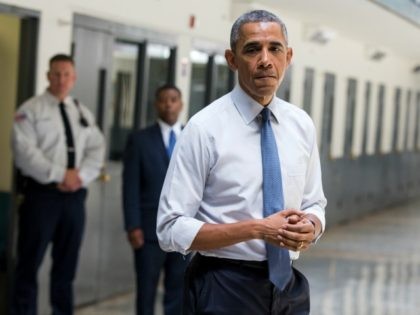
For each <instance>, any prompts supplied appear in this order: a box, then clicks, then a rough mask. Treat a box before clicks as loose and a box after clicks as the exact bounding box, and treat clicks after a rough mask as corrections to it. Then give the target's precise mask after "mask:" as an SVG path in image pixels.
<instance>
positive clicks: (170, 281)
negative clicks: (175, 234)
mask: <svg viewBox="0 0 420 315" xmlns="http://www.w3.org/2000/svg"><path fill="white" fill-rule="evenodd" d="M134 259H135V267H136V276H137V297H136V310H137V315H153V314H154V307H155V298H156V292H157V286H158V281H159V276H160V273H161V271H162V270H163V271H164V281H163V283H164V298H163V308H164V314H165V315H181V312H182V301H183V300H182V299H183V292H184V274H185V269H186V267H187V265H188V262H189V259H188V257H185V256H183V255H181V254H179V253H175V252H172V253H167V252H164V251H163V250H162V249H160V247H159V244H158V243H157V241H147V240H146V242H145V243H144V246H143V247H142V248H141V249H137V250H135V251H134Z"/></svg>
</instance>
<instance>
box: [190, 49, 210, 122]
mask: <svg viewBox="0 0 420 315" xmlns="http://www.w3.org/2000/svg"><path fill="white" fill-rule="evenodd" d="M190 59H191V85H190V102H189V115H190V116H192V115H194V114H195V113H196V112H198V111H199V110H200V109H202V108H203V107H204V106H206V105H207V104H206V75H207V64H208V61H209V55H208V54H206V53H203V52H200V51H197V50H193V51H191V54H190Z"/></svg>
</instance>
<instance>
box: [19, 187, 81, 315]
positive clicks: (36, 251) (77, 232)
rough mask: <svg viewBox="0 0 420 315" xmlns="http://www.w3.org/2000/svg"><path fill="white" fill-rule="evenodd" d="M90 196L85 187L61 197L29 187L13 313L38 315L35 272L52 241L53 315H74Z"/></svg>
mask: <svg viewBox="0 0 420 315" xmlns="http://www.w3.org/2000/svg"><path fill="white" fill-rule="evenodd" d="M86 194H87V191H86V189H80V190H78V191H76V192H73V193H63V192H60V191H59V190H58V189H56V188H53V186H52V185H40V184H36V183H33V182H32V184H30V185H28V187H27V189H26V191H25V199H24V201H23V203H22V206H21V208H20V212H19V236H18V248H17V266H16V273H15V286H14V294H13V300H12V311H11V314H13V315H35V314H37V292H38V283H37V274H38V269H39V267H40V265H41V263H42V260H43V257H44V255H45V252H46V249H47V246H48V244H49V243H52V251H51V258H52V268H51V271H50V287H49V296H50V303H51V307H52V314H53V315H70V314H73V280H74V278H75V274H76V268H77V261H78V256H79V248H80V245H81V241H82V237H83V230H84V225H85V205H84V204H85V199H86Z"/></svg>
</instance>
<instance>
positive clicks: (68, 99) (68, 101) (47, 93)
mask: <svg viewBox="0 0 420 315" xmlns="http://www.w3.org/2000/svg"><path fill="white" fill-rule="evenodd" d="M44 95H45V97H46V98H47V99H48V100H49V101H50V102H51V103H54V104H57V105H58V104H60V103H61V102H60V100H59V99H58V98H57V97H55V96H54V95H52V94H51V93H50V91H48V89H46V90H45V92H44ZM63 103H64V104H65V105H69V104H71V103H72V98H71V96H70V95H67V96H66V98H65V99H64V101H63Z"/></svg>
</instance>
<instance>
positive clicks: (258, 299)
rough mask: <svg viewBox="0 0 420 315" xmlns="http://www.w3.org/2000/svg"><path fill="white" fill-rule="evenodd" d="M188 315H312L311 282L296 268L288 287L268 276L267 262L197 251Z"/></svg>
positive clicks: (188, 290) (190, 275)
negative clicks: (205, 253) (242, 259)
mask: <svg viewBox="0 0 420 315" xmlns="http://www.w3.org/2000/svg"><path fill="white" fill-rule="evenodd" d="M185 286H186V290H185V294H184V310H183V314H184V315H193V314H194V315H198V314H200V315H204V314H205V315H232V314H240V315H308V314H309V308H310V307H309V284H308V281H307V279H306V278H305V276H304V275H303V274H302V273H300V272H299V271H298V270H297V269H295V268H293V276H292V279H291V280H290V282H289V283H288V284H287V285H286V288H285V289H284V290H283V291H281V290H279V289H277V288H276V287H275V286H274V285H273V284H272V283H271V282H270V280H269V279H268V266H267V262H266V261H265V262H248V261H241V260H232V259H224V258H216V257H206V256H202V255H200V254H196V255H195V256H194V258H193V259H192V261H191V263H190V265H189V266H188V268H187V271H186V280H185Z"/></svg>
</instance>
